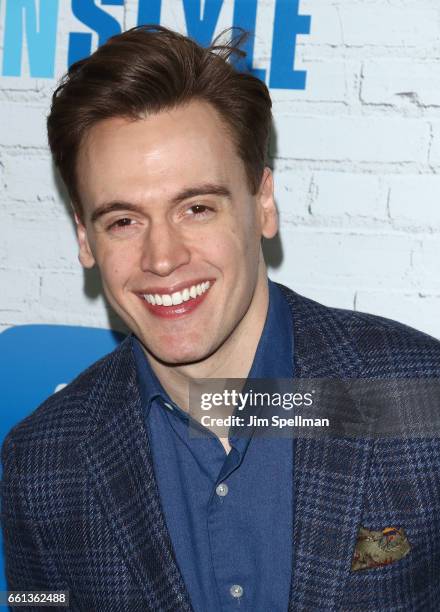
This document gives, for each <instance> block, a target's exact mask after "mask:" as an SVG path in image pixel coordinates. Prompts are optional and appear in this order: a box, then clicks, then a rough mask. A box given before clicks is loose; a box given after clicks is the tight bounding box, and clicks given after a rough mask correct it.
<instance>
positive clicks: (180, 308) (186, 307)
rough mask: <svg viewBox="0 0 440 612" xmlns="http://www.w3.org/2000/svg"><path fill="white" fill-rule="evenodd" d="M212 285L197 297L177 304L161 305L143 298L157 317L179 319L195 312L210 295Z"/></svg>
mask: <svg viewBox="0 0 440 612" xmlns="http://www.w3.org/2000/svg"><path fill="white" fill-rule="evenodd" d="M210 289H211V287H210V288H209V289H208V290H207V291H205V293H202V295H198V296H197V297H196V298H190V299H189V300H188V301H187V302H182V303H181V304H176V305H175V306H159V305H158V304H150V302H147V300H145V299H144V298H141V300H142V301H143V302H144V304H145V306H146V307H147V309H148V310H149V311H150V312H151V313H152V314H154V315H155V316H156V317H162V318H164V319H177V318H179V317H183V316H185V315H187V314H189V313H190V312H193V310H195V309H196V308H197V307H198V306H200V304H201V303H202V302H203V301H204V299H205V298H206V296H207V295H208V293H209V291H210Z"/></svg>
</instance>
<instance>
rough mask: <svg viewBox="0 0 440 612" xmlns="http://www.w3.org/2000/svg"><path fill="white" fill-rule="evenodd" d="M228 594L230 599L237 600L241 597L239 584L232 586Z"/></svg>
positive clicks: (241, 590)
mask: <svg viewBox="0 0 440 612" xmlns="http://www.w3.org/2000/svg"><path fill="white" fill-rule="evenodd" d="M229 592H230V593H231V595H232V597H235V598H236V599H238V598H239V597H241V596H242V595H243V587H242V586H241V584H233V585H232V586H231V588H230V589H229Z"/></svg>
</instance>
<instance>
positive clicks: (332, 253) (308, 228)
mask: <svg viewBox="0 0 440 612" xmlns="http://www.w3.org/2000/svg"><path fill="white" fill-rule="evenodd" d="M179 3H181V0H172V1H171V0H163V17H164V19H165V21H166V24H167V25H169V26H173V19H174V20H175V24H174V25H175V26H176V27H182V15H183V12H182V10H181V7H180V8H179V6H180V4H179ZM4 5H5V3H4V2H3V3H1V4H0V66H1V61H2V45H3V29H2V28H3V22H4ZM69 6H70V3H67V2H66V3H64V2H61V3H60V24H59V29H58V39H59V53H58V55H57V62H56V66H57V77H59V76H61V74H62V72H63V71H64V69H65V66H66V54H67V50H66V49H67V45H66V42H67V33H68V32H69V31H71V30H76V31H86V29H85V28H84V26H82V25H81V24H79V23H78V22H76V20H75V19H74V18H73V17H72V16H71V15H70V10H69ZM273 6H274V0H259V9H258V21H257V42H256V53H257V56H256V57H255V59H254V65H255V66H259V67H263V68H266V69H267V68H268V67H269V61H268V54H269V52H270V46H271V40H272V19H273ZM300 6H301V12H302V13H303V14H310V15H311V16H312V27H311V33H310V35H309V36H300V37H299V38H298V47H297V54H296V67H297V68H298V69H304V70H307V72H308V77H307V79H308V81H307V89H306V90H305V91H281V90H273V91H272V95H273V102H274V115H275V126H276V134H275V136H274V138H273V141H272V151H273V154H274V160H273V165H274V170H275V179H276V196H277V202H278V207H279V210H280V219H281V230H280V243H281V244H280V249H278V250H281V253H282V257H281V259H282V261H281V264H280V265H277V267H276V268H273V269H271V270H270V273H271V276H272V278H274V279H276V280H280V281H281V282H283V283H285V284H287V285H290V286H291V287H292V288H294V289H296V290H297V291H300V292H302V293H304V294H306V295H309V296H310V297H312V298H314V299H317V300H320V301H322V302H324V303H326V304H329V305H335V306H340V307H344V308H356V309H358V310H361V311H368V312H374V313H377V314H381V315H383V316H387V317H390V318H394V319H397V320H400V321H402V322H404V323H407V324H409V325H412V326H414V327H417V328H419V329H422V330H424V331H426V332H428V333H430V334H432V335H434V336H437V337H439V338H440V316H439V312H440V311H439V308H440V201H439V199H440V189H439V187H440V59H439V58H440V4H439V3H438V0H383V1H381V2H379V1H374V0H326V1H325V2H324V1H323V0H301V3H300ZM232 7H233V0H225V5H224V9H223V10H222V13H221V18H220V22H221V23H219V28H220V27H226V26H228V25H230V24H229V23H228V19H229V18H230V15H231V14H232ZM136 8H137V1H136V0H126V3H125V9H124V10H123V9H121V8H120V7H106V9H105V10H107V11H108V12H110V13H112V14H113V15H114V16H115V17H117V18H118V19H120V18H121V15H122V13H123V12H124V11H125V12H124V16H123V20H124V23H125V24H126V25H127V27H128V26H132V25H134V23H135V20H136ZM94 41H95V43H96V37H95V36H94ZM24 55H26V54H24ZM24 68H25V69H24V74H23V77H22V78H19V79H17V78H12V77H8V78H5V77H2V76H0V187H1V188H0V206H1V209H2V223H1V224H0V282H1V286H2V291H1V293H0V330H2V329H5V328H7V327H9V326H11V325H17V324H23V323H44V322H47V323H63V322H64V323H67V324H79V325H95V326H107V325H108V324H109V314H108V309H107V308H106V306H105V303H104V300H103V298H102V296H100V295H99V283H98V282H97V279H96V275H95V274H94V273H93V272H92V273H90V272H88V273H87V274H85V273H83V271H82V270H81V268H80V266H79V263H78V261H77V248H76V242H75V235H74V231H73V225H72V223H71V220H70V218H69V216H68V213H67V208H66V205H65V203H63V198H62V195H61V192H60V188H59V185H58V184H57V181H56V178H55V176H54V174H53V169H52V164H51V161H50V157H49V155H48V150H47V146H46V134H45V115H46V113H47V109H48V107H49V102H50V94H51V91H52V89H53V88H54V86H55V84H56V80H55V79H54V80H51V79H49V80H44V79H32V78H30V77H29V76H28V73H27V70H28V68H27V61H26V58H25V60H24ZM275 246H276V245H275ZM111 324H112V325H115V323H114V318H112V319H111Z"/></svg>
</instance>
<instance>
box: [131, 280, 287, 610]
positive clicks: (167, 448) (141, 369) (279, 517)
mask: <svg viewBox="0 0 440 612" xmlns="http://www.w3.org/2000/svg"><path fill="white" fill-rule="evenodd" d="M133 348H134V354H135V358H136V365H137V370H138V378H139V384H140V392H141V399H142V402H143V406H144V408H145V417H146V425H147V431H148V435H149V438H150V442H151V448H152V455H153V464H154V471H155V474H156V479H157V483H158V487H159V494H160V498H161V503H162V507H163V511H164V516H165V521H166V524H167V528H168V531H169V533H170V537H171V542H172V545H173V548H174V551H175V556H176V559H177V564H178V566H179V568H180V570H181V573H182V576H183V580H184V582H185V585H186V588H187V590H188V593H189V596H190V599H191V603H192V606H193V608H194V610H195V612H219V611H225V612H229V611H231V612H232V611H234V612H260V611H261V612H268V611H270V612H278V611H284V612H285V611H286V610H287V608H288V601H289V590H290V582H291V572H292V546H293V442H292V440H289V439H287V438H269V437H266V438H265V437H263V436H255V435H253V430H252V429H251V430H250V433H249V434H247V435H245V436H240V437H238V436H232V435H231V433H232V432H230V435H229V443H230V445H231V451H230V452H229V453H228V454H227V453H226V452H225V449H224V447H223V445H222V443H221V442H220V440H219V438H218V437H217V436H216V435H215V434H214V433H212V432H211V431H209V430H207V429H206V437H202V438H200V437H194V436H193V435H190V433H189V427H188V424H189V419H192V417H191V416H189V415H188V413H187V412H185V411H183V410H181V409H180V408H179V407H178V406H177V405H176V404H174V403H173V402H172V401H171V400H170V398H169V396H168V395H167V393H166V391H165V390H164V389H163V387H162V386H161V384H160V382H159V380H158V379H157V377H156V375H155V374H154V372H153V370H152V369H151V367H150V365H149V363H148V360H147V358H146V357H145V353H144V352H143V350H142V347H141V345H140V343H139V341H138V340H137V339H136V338H134V340H133ZM292 355H293V329H292V314H291V311H290V308H289V306H288V304H287V302H286V300H285V298H284V296H283V294H282V293H281V290H280V289H279V288H278V287H277V286H276V285H275V284H274V283H272V282H271V281H269V308H268V313H267V317H266V322H265V325H264V329H263V332H262V335H261V338H260V341H259V343H258V347H257V351H256V354H255V357H254V361H253V364H252V367H251V370H250V372H249V376H248V378H292V377H293V363H292ZM197 426H198V427H199V428H200V427H202V426H201V425H197ZM219 485H221V486H220V487H219ZM225 485H226V486H225Z"/></svg>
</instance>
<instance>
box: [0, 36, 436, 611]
mask: <svg viewBox="0 0 440 612" xmlns="http://www.w3.org/2000/svg"><path fill="white" fill-rule="evenodd" d="M233 52H234V47H233V45H229V46H228V45H225V46H220V45H219V46H217V47H216V48H215V49H203V48H201V47H200V46H198V45H197V44H196V43H194V42H193V41H191V40H189V39H188V38H185V37H183V36H181V35H178V34H176V33H173V32H171V31H169V30H166V29H165V28H161V27H159V26H151V27H148V26H146V27H141V28H138V29H134V30H132V31H129V32H126V33H124V34H122V35H120V36H117V37H114V38H113V39H111V40H110V41H109V42H108V43H107V44H105V45H104V46H102V47H101V48H100V49H98V50H97V51H96V52H95V53H94V54H93V55H92V56H91V57H90V58H88V59H85V60H83V61H81V62H79V63H78V64H76V65H74V66H73V67H72V68H71V69H70V71H69V74H68V76H67V77H66V78H65V79H64V81H63V82H62V84H61V86H60V87H59V88H58V90H57V91H56V92H55V94H54V98H53V104H52V109H51V113H50V116H49V118H48V131H49V142H50V146H51V149H52V153H53V156H54V160H55V163H56V164H57V166H58V168H59V170H60V172H61V175H62V177H63V179H64V181H65V183H66V186H67V188H68V191H69V194H70V196H71V200H72V204H73V207H74V212H75V220H76V226H77V233H78V241H79V258H80V261H81V264H82V265H83V266H84V267H86V268H90V267H92V266H94V265H97V266H98V268H99V270H100V273H101V276H102V282H103V287H104V291H105V294H106V296H107V299H108V301H109V302H110V304H111V305H112V307H113V308H114V309H115V311H116V312H117V313H118V314H119V315H120V317H121V318H122V319H123V320H124V321H125V323H126V324H127V325H128V327H129V328H130V329H131V331H132V332H133V334H132V335H131V336H130V337H128V338H127V339H126V340H125V341H124V342H123V343H122V344H121V345H120V346H119V347H118V348H117V349H116V350H115V351H114V352H113V353H112V354H111V355H109V356H106V357H104V358H103V359H101V360H100V361H99V362H97V363H96V364H94V365H93V366H91V367H90V368H89V369H88V370H87V371H85V372H84V373H83V374H81V375H80V376H79V377H78V378H77V379H76V380H75V381H73V382H72V383H71V384H70V385H69V386H68V387H66V388H65V389H63V390H62V391H60V392H59V393H57V394H56V395H54V396H52V397H50V398H49V399H48V400H47V401H46V402H45V403H44V404H43V405H42V406H41V407H40V408H39V409H37V410H36V411H35V412H34V413H33V414H32V415H30V417H28V418H27V419H25V420H24V421H23V422H22V423H20V424H19V425H18V426H17V427H15V428H14V429H13V430H12V432H11V433H10V434H9V436H8V438H7V439H6V441H5V444H4V447H3V463H4V470H5V475H4V484H3V487H4V501H3V529H4V537H5V549H6V563H7V577H8V587H9V588H10V589H15V590H49V591H55V590H68V591H69V593H70V609H72V610H82V611H84V612H89V611H91V610H99V611H101V610H102V611H106V612H107V611H112V610H115V611H116V610H117V611H118V612H119V611H121V610H127V611H135V610H156V611H165V610H167V611H178V610H181V611H184V610H186V611H188V610H196V611H203V612H211V611H217V610H218V611H219V610H237V611H240V612H245V611H246V612H247V611H251V610H252V611H261V612H274V611H281V610H298V611H299V610H301V611H312V610H316V611H322V610H328V611H333V610H344V611H350V612H353V611H355V610H359V611H360V610H362V611H364V612H366V611H367V610H368V612H371V611H377V612H379V611H381V612H382V611H385V610H388V611H392V610H399V611H403V610H408V611H410V610H411V611H423V612H425V611H429V610H432V611H434V610H438V608H439V605H440V581H439V580H438V572H439V568H440V476H439V475H440V469H439V468H440V444H439V441H438V439H436V438H433V437H431V438H418V439H411V438H409V439H408V438H397V437H395V438H378V439H373V438H366V437H364V438H355V437H321V438H319V439H312V438H305V437H299V438H297V439H296V440H292V439H288V438H283V439H281V438H263V437H257V436H256V435H254V434H253V433H252V431H251V432H250V433H249V434H248V435H247V436H242V437H239V436H235V435H233V432H232V431H231V432H230V434H229V436H228V437H226V438H223V439H219V438H218V437H217V436H216V435H215V434H214V433H212V432H209V431H208V432H207V436H205V437H204V438H203V439H197V438H192V437H191V436H190V435H189V433H188V424H189V423H190V422H192V419H191V417H190V416H189V415H188V406H189V403H188V388H189V384H190V382H191V381H197V380H198V379H201V378H221V379H222V378H244V379H246V378H248V379H252V378H269V379H273V378H293V377H295V378H298V379H306V378H311V379H320V378H325V379H336V380H341V379H342V380H346V379H369V378H371V379H384V380H388V379H390V380H391V379H394V378H402V379H411V378H417V379H419V378H422V379H423V378H434V379H435V378H438V377H439V376H440V344H439V343H438V342H437V341H436V340H434V339H432V338H429V337H428V336H426V335H424V334H422V333H419V332H417V331H414V330H410V329H408V328H406V327H404V326H402V325H400V324H398V323H394V322H391V321H387V320H385V319H381V318H378V317H374V316H371V315H366V314H361V313H353V312H348V311H343V310H336V309H331V308H327V307H324V306H321V305H319V304H317V303H315V302H313V301H311V300H308V299H306V298H303V297H301V296H299V295H297V294H296V293H294V292H293V291H291V290H290V289H287V288H286V287H282V286H281V285H276V284H274V283H271V282H270V281H269V282H268V279H267V275H266V268H265V264H264V260H263V256H262V251H261V238H262V237H265V238H272V237H273V236H274V235H275V234H276V231H277V216H276V208H275V203H274V198H273V178H272V173H271V171H270V169H269V168H268V166H267V148H268V139H269V133H270V121H271V111H270V108H271V103H270V97H269V94H268V91H267V88H266V87H265V85H264V84H263V83H261V82H260V81H258V80H257V79H256V78H254V77H253V76H251V75H249V74H244V73H240V72H238V71H236V70H235V69H234V68H233V66H232V64H231V63H230V62H228V61H227V60H228V58H229V57H230V56H231V54H233ZM66 350H68V347H66ZM385 403H386V402H385Z"/></svg>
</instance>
